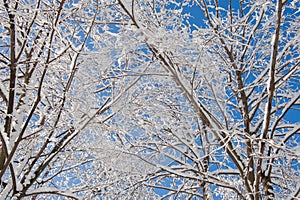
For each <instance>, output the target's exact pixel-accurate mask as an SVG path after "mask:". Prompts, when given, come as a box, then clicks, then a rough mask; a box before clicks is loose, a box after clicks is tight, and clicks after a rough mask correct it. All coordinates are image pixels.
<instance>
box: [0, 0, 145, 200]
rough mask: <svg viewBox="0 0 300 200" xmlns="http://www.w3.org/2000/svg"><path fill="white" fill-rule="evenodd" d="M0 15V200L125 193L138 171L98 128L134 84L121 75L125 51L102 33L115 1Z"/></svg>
mask: <svg viewBox="0 0 300 200" xmlns="http://www.w3.org/2000/svg"><path fill="white" fill-rule="evenodd" d="M0 13H1V14H0V15H1V20H0V21H1V22H0V23H1V25H0V33H1V40H0V46H1V48H0V73H1V80H0V97H1V101H0V115H1V118H0V119H1V126H0V128H1V129H0V133H1V134H0V136H1V137H0V138H1V154H0V179H1V189H0V196H1V198H12V199H21V198H29V199H36V198H39V197H43V198H46V197H48V198H50V197H51V196H54V198H56V199H57V198H64V197H68V198H71V199H77V198H79V197H85V198H91V199H95V198H96V197H97V196H99V194H101V195H102V196H103V197H105V196H106V197H107V198H113V196H114V195H115V196H116V195H117V196H121V193H122V192H123V193H126V190H125V189H124V188H126V187H128V186H127V185H126V184H131V182H130V181H133V179H134V175H131V174H129V172H131V171H134V170H133V169H134V168H137V166H135V165H134V164H132V163H134V159H133V158H130V156H129V155H127V156H126V157H125V156H124V155H123V154H122V152H121V151H118V149H116V147H115V146H114V145H113V144H112V143H110V142H109V141H111V140H110V138H109V137H108V134H107V133H108V132H107V128H106V126H109V124H107V123H108V121H109V119H111V117H112V116H113V115H114V114H115V113H116V112H117V110H118V109H115V110H112V108H111V107H112V105H113V104H115V102H117V101H118V100H119V99H120V98H121V97H122V94H123V92H124V91H126V90H128V89H129V88H130V87H131V85H132V84H133V83H134V82H135V81H136V79H137V77H131V78H129V77H125V76H122V70H125V71H126V70H128V67H127V68H126V67H122V68H121V66H119V65H118V63H116V60H117V58H119V57H122V55H123V52H122V51H120V49H119V48H118V49H117V48H116V44H115V43H114V39H115V38H114V36H113V35H110V34H104V33H105V30H109V29H110V28H113V26H114V24H115V23H118V21H119V19H118V16H117V14H116V12H115V9H114V4H113V3H112V2H101V1H79V2H77V3H75V2H72V1H65V0H62V1H47V0H45V1H44V0H37V1H6V0H4V1H2V2H1V3H0ZM112 157H113V159H112ZM125 158H127V159H125ZM135 160H136V159H135ZM127 162H128V163H131V164H126V163H127ZM112 163H118V167H116V166H113V167H112ZM139 164H140V165H141V166H142V165H143V163H141V162H140V161H139ZM126 165H127V167H124V166H126ZM139 169H145V166H143V167H140V168H139ZM135 171H136V172H137V171H138V170H135ZM126 180H128V181H126ZM127 182H128V183H127ZM118 185H119V186H118ZM117 186H118V187H119V188H117ZM110 188H114V189H115V190H112V189H110ZM100 191H101V192H100ZM121 191H122V192H121ZM124 191H125V192H124ZM141 192H142V190H140V193H141ZM123 193H122V194H123ZM146 193H147V192H146ZM146 193H145V194H146ZM145 194H144V195H145Z"/></svg>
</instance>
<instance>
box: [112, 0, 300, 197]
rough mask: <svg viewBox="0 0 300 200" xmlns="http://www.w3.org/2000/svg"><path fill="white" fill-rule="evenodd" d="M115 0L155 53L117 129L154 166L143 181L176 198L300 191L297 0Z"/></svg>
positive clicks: (292, 194) (296, 193) (293, 193)
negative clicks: (201, 19)
mask: <svg viewBox="0 0 300 200" xmlns="http://www.w3.org/2000/svg"><path fill="white" fill-rule="evenodd" d="M118 2H119V4H120V8H119V9H120V12H122V13H123V15H124V19H126V20H127V21H128V23H132V24H133V25H132V26H134V28H132V26H130V27H129V28H130V30H134V33H131V35H133V36H135V37H136V38H137V40H139V41H140V46H141V48H144V50H143V52H144V53H145V54H146V55H147V56H148V58H149V59H148V60H146V61H147V62H148V65H149V68H148V69H147V71H146V72H144V76H143V77H142V78H141V81H139V82H137V83H136V85H135V86H134V87H133V88H132V90H131V93H130V94H129V95H128V98H127V106H126V107H124V108H123V109H122V110H121V112H120V113H119V114H118V115H117V116H116V117H117V119H118V121H119V122H122V123H118V124H117V125H116V126H115V127H114V128H113V129H114V130H115V129H119V133H116V137H117V138H118V139H119V140H120V141H121V142H122V144H123V145H124V146H125V147H126V148H125V149H127V150H126V151H127V152H128V153H129V154H132V155H136V156H137V157H139V158H141V159H142V160H145V161H146V162H148V163H151V164H152V165H153V166H155V167H157V171H156V172H155V173H149V175H148V176H147V177H145V178H144V179H143V180H142V181H141V182H140V185H146V186H148V187H154V188H156V189H157V191H160V192H161V193H163V198H169V197H172V198H173V199H174V198H175V199H176V198H179V197H181V198H186V199H193V198H196V199H197V198H203V199H212V198H214V197H216V196H220V197H221V198H223V199H274V198H275V199H294V198H299V197H300V196H299V195H300V185H299V147H298V145H299V129H300V124H299V116H297V115H299V103H300V101H299V98H300V92H299V80H300V79H299V63H300V57H299V27H300V22H299V20H300V17H299V11H298V10H297V8H298V6H300V5H299V2H297V1H282V0H277V1H251V0H249V1H239V2H238V1H225V2H219V1H206V0H195V1H191V2H176V1H123V0H119V1H118ZM188 6H190V7H192V9H198V11H199V16H201V13H202V14H203V16H204V17H205V18H204V22H203V24H202V25H201V26H200V25H199V26H194V25H193V24H192V23H190V21H189V17H191V16H190V15H188V14H187V11H186V9H187V7H188ZM192 17H197V16H195V15H193V16H192ZM128 30H129V29H128ZM134 34H135V35H134ZM132 65H134V64H132ZM124 151H125V150H124Z"/></svg>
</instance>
